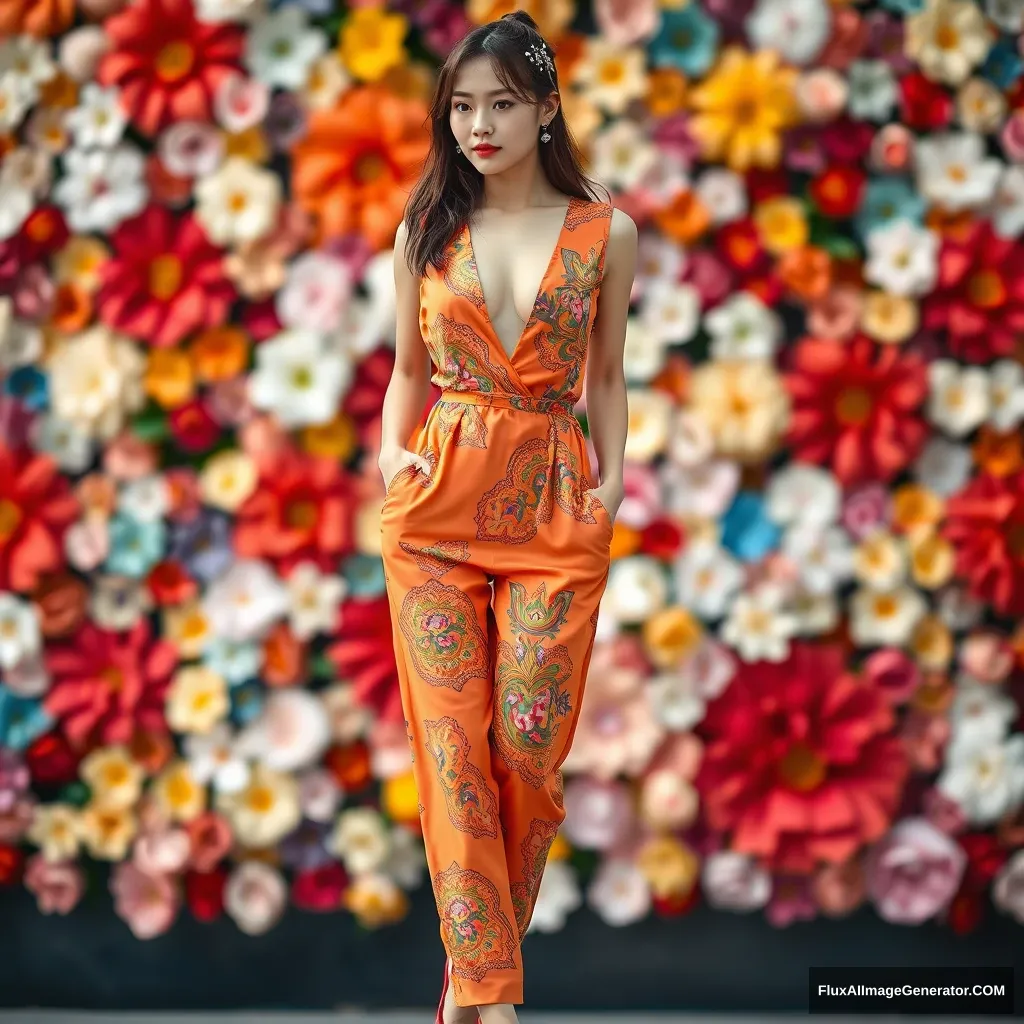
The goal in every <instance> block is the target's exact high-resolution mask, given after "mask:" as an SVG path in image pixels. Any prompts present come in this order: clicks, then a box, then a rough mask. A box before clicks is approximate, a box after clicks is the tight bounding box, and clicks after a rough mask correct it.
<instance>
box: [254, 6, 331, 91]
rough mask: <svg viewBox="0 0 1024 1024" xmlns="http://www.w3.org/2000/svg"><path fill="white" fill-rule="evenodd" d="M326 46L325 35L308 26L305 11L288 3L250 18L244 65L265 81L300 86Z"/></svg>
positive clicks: (284, 85)
mask: <svg viewBox="0 0 1024 1024" xmlns="http://www.w3.org/2000/svg"><path fill="white" fill-rule="evenodd" d="M326 49H327V36H326V35H325V34H324V33H323V32H322V31H320V29H319V28H310V26H309V22H308V16H307V14H306V12H305V11H304V10H302V8H301V7H297V6H294V5H291V6H288V7H282V8H281V9H280V10H278V11H275V12H274V13H273V14H271V15H265V16H263V17H261V18H260V19H259V20H258V21H255V22H254V24H253V27H252V28H251V29H250V30H249V33H248V35H247V36H246V47H245V65H246V67H247V68H248V69H249V71H250V72H251V73H252V75H253V76H254V77H256V78H258V79H259V80H260V81H261V82H264V83H265V84H266V85H270V86H274V85H279V86H281V87H282V88H284V89H301V88H302V86H303V85H304V84H305V82H306V79H307V78H308V77H309V69H310V66H311V65H312V64H313V62H314V61H315V60H316V59H317V58H318V57H319V56H320V55H321V54H322V53H323V52H324V51H325V50H326Z"/></svg>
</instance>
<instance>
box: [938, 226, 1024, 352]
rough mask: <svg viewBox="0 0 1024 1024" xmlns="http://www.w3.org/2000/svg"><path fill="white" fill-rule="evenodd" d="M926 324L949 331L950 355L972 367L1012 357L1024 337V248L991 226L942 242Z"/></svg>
mask: <svg viewBox="0 0 1024 1024" xmlns="http://www.w3.org/2000/svg"><path fill="white" fill-rule="evenodd" d="M922 323H923V325H924V326H925V327H926V328H928V329H929V330H933V331H942V330H945V332H946V337H947V338H948V342H949V348H950V351H951V352H952V354H953V355H954V356H956V357H957V358H959V359H963V360H964V361H966V362H969V363H985V362H988V361H989V360H990V359H994V358H997V357H999V356H1009V355H1012V354H1013V352H1014V345H1015V337H1016V335H1017V334H1019V333H1020V332H1021V331H1024V246H1021V245H1020V244H1018V243H1016V242H1014V241H1013V240H1012V239H1008V238H1000V237H999V236H998V235H997V234H996V233H995V232H994V231H993V230H992V225H991V224H990V223H989V222H988V221H980V222H978V223H977V224H974V225H972V227H971V228H970V230H969V231H967V232H966V233H965V234H964V236H963V237H957V238H949V237H947V238H946V239H944V240H943V244H942V249H941V251H940V252H939V275H938V282H937V284H936V287H935V290H934V291H933V292H932V293H931V294H930V295H929V296H928V297H927V298H926V299H925V300H924V302H923V304H922Z"/></svg>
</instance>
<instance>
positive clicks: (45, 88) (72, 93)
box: [39, 71, 78, 110]
mask: <svg viewBox="0 0 1024 1024" xmlns="http://www.w3.org/2000/svg"><path fill="white" fill-rule="evenodd" d="M39 102H40V105H41V106H44V107H61V108H63V109H64V110H70V109H71V108H72V107H77V106H78V83H77V82H76V81H75V80H74V79H73V78H72V77H71V76H70V75H69V74H68V73H67V72H66V71H58V72H57V73H56V74H55V75H54V76H53V77H52V78H51V79H50V80H49V81H48V82H44V83H43V84H42V85H41V86H40V88H39Z"/></svg>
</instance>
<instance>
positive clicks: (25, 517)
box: [0, 439, 78, 593]
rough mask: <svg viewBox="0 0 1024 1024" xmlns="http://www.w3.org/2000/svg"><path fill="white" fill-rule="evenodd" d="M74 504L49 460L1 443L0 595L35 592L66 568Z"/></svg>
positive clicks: (76, 505)
mask: <svg viewBox="0 0 1024 1024" xmlns="http://www.w3.org/2000/svg"><path fill="white" fill-rule="evenodd" d="M77 516H78V502H77V500H76V499H75V497H74V495H73V494H72V493H71V490H70V487H69V485H68V482H67V480H66V479H65V478H64V477H63V476H61V474H60V473H59V472H58V469H57V464H56V463H55V462H54V461H53V459H51V458H50V457H49V456H47V455H34V454H33V453H31V452H29V451H27V450H26V449H19V450H12V449H10V448H8V447H7V445H6V444H4V442H3V439H0V590H18V591H21V592H23V593H24V592H27V591H30V590H33V589H34V588H35V586H36V584H37V583H38V582H39V577H40V575H42V574H43V573H47V572H53V571H55V570H57V569H60V568H62V567H63V565H64V543H63V539H64V531H65V530H66V529H67V528H68V526H70V525H71V523H72V522H73V521H74V520H75V519H76V517H77Z"/></svg>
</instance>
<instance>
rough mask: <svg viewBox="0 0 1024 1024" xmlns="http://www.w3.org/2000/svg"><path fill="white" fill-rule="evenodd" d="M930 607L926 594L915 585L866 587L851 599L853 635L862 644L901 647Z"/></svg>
mask: <svg viewBox="0 0 1024 1024" xmlns="http://www.w3.org/2000/svg"><path fill="white" fill-rule="evenodd" d="M927 611H928V604H927V602H926V601H925V599H924V597H923V596H922V595H921V594H920V593H919V592H918V591H916V590H914V589H913V588H911V587H906V586H904V587H897V588H895V589H894V590H890V591H881V590H871V589H869V588H867V587H864V588H862V589H861V590H858V591H857V593H856V594H854V595H853V597H852V598H851V599H850V637H851V639H852V640H853V642H854V643H855V644H857V646H858V647H887V646H893V647H899V646H901V645H902V644H905V643H906V642H907V641H908V640H909V639H910V635H911V633H912V632H913V630H914V627H915V626H916V625H917V624H918V622H919V621H920V620H921V618H922V617H923V616H924V615H925V613H926V612H927Z"/></svg>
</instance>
